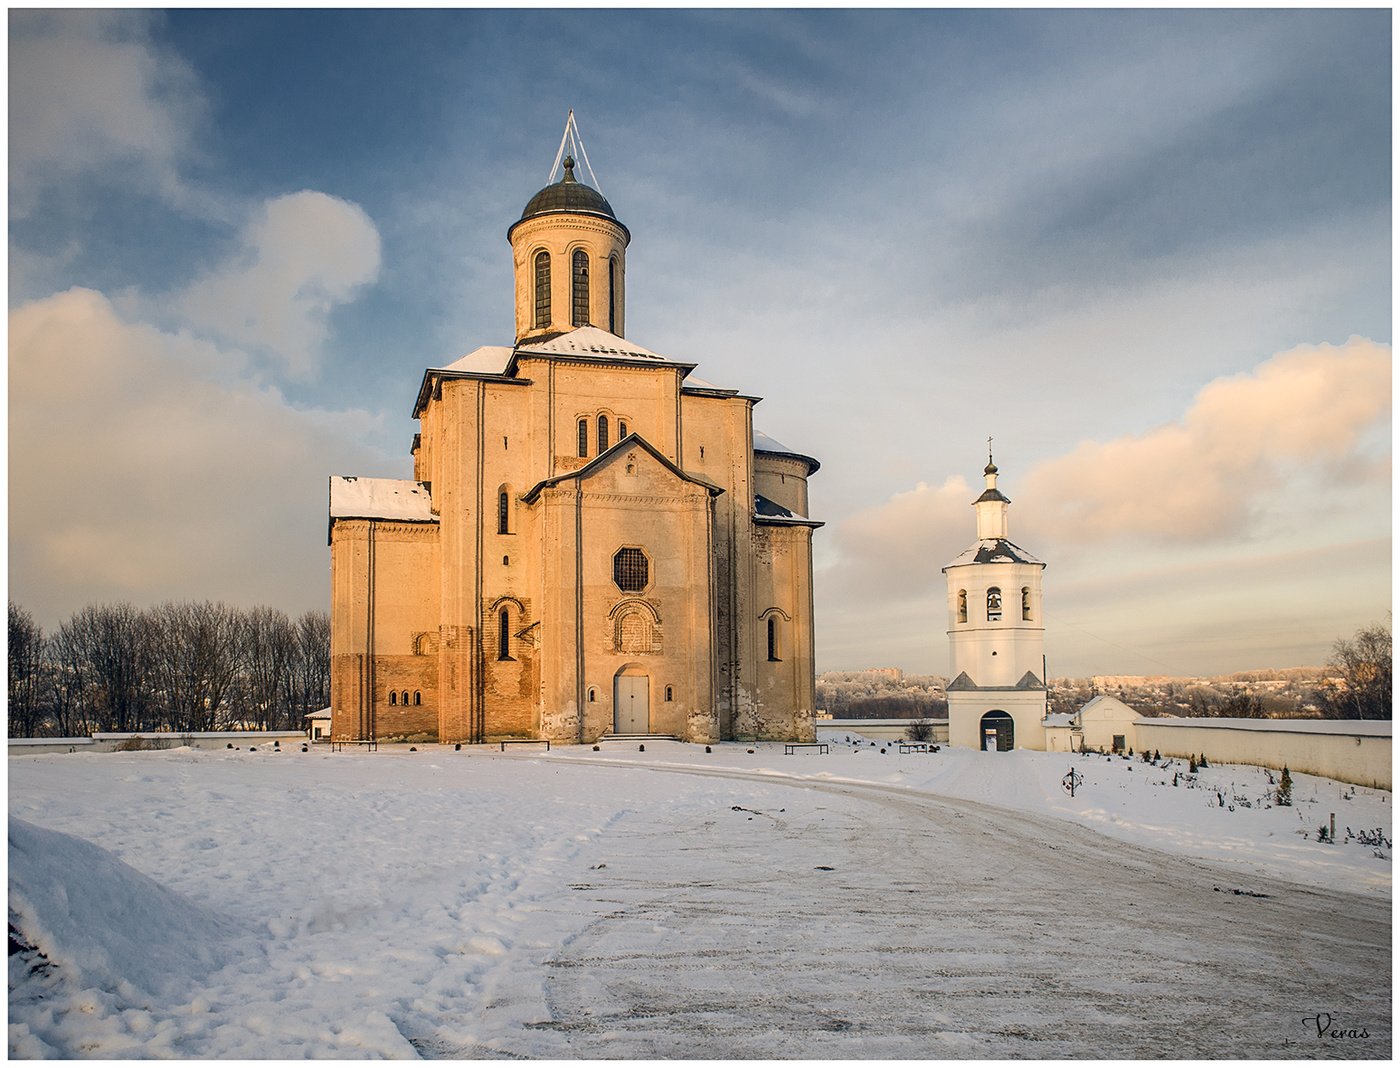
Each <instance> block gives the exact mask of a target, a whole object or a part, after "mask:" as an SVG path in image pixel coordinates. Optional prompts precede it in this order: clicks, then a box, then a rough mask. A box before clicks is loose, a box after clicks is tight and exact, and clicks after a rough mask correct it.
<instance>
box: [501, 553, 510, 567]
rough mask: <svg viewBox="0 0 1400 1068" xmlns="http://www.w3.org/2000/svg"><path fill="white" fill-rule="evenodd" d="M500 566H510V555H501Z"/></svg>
mask: <svg viewBox="0 0 1400 1068" xmlns="http://www.w3.org/2000/svg"><path fill="white" fill-rule="evenodd" d="M501 566H502V567H510V557H509V556H503V557H501Z"/></svg>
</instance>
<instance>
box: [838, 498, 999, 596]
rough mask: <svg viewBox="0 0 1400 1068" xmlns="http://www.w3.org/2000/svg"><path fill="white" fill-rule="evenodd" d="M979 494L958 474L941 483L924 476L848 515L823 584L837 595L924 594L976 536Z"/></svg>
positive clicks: (842, 524) (840, 528) (841, 526)
mask: <svg viewBox="0 0 1400 1068" xmlns="http://www.w3.org/2000/svg"><path fill="white" fill-rule="evenodd" d="M976 496H977V493H976V492H974V491H973V490H972V489H970V488H969V487H968V484H967V483H966V482H965V481H963V479H962V478H961V477H959V476H956V475H955V476H953V477H952V478H949V479H948V480H947V481H946V482H944V483H943V485H941V486H930V485H928V484H927V483H924V482H920V483H919V484H918V485H917V486H915V487H914V488H913V489H912V490H909V491H907V492H905V493H896V494H895V495H894V496H893V497H891V498H890V499H889V500H888V501H886V502H885V503H884V504H881V505H879V506H877V507H875V508H867V509H865V510H863V511H860V512H857V513H855V514H854V515H852V516H849V517H847V518H846V519H844V520H842V521H841V522H840V523H839V524H838V525H837V527H836V531H835V539H834V540H835V542H836V549H837V552H838V553H839V557H840V562H839V563H838V564H837V565H835V566H834V567H833V568H831V569H828V573H827V574H825V575H824V576H823V578H824V584H829V585H830V587H831V590H832V593H833V594H835V595H836V596H837V597H838V598H840V597H844V596H851V595H856V596H859V597H861V598H894V599H903V598H907V597H910V596H916V597H917V596H921V595H922V594H923V593H924V592H926V591H927V590H928V589H929V588H931V586H932V585H933V584H936V583H940V582H941V572H942V569H943V565H944V564H946V563H948V561H950V560H951V559H952V558H953V557H954V556H956V555H957V554H958V552H959V551H960V550H961V549H963V548H965V547H966V543H968V542H971V541H972V539H973V537H974V536H975V533H976V529H977V527H976V520H975V517H974V513H973V511H972V508H971V504H972V501H973V499H974V498H976ZM939 596H942V594H941V592H940V594H939Z"/></svg>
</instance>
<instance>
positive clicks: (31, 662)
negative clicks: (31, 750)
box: [9, 601, 44, 738]
mask: <svg viewBox="0 0 1400 1068" xmlns="http://www.w3.org/2000/svg"><path fill="white" fill-rule="evenodd" d="M9 666H10V690H9V701H10V717H9V719H10V723H9V729H10V737H11V738H32V737H33V736H34V735H36V734H37V733H38V730H39V723H40V718H41V711H40V708H39V687H40V683H41V682H42V680H43V670H44V632H43V629H42V628H41V627H40V626H39V624H37V623H35V622H34V617H33V616H32V615H30V614H29V613H28V612H26V611H25V610H24V609H23V608H21V607H20V606H19V605H17V604H15V602H14V601H11V602H10V639H9Z"/></svg>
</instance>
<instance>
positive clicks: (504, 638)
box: [496, 608, 514, 660]
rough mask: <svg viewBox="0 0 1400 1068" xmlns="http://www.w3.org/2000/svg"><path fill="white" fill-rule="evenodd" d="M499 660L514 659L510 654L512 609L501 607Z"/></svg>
mask: <svg viewBox="0 0 1400 1068" xmlns="http://www.w3.org/2000/svg"><path fill="white" fill-rule="evenodd" d="M496 659H497V660H511V659H514V658H513V657H512V656H511V655H510V609H509V608H502V609H501V649H500V654H499V655H498V656H497V657H496Z"/></svg>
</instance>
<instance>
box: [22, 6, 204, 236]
mask: <svg viewBox="0 0 1400 1068" xmlns="http://www.w3.org/2000/svg"><path fill="white" fill-rule="evenodd" d="M150 19H151V16H150V15H148V14H143V13H138V12H121V11H11V12H10V51H9V63H10V112H9V119H10V214H11V217H12V218H16V217H23V216H25V215H27V214H28V213H29V212H31V211H32V210H33V209H34V208H35V206H36V205H37V203H38V201H39V199H40V197H41V195H42V193H43V191H44V190H45V189H46V188H48V187H51V186H52V185H53V183H54V181H55V179H56V178H59V177H63V176H73V175H78V174H82V173H95V172H107V173H110V172H112V171H117V172H121V173H134V174H135V175H136V176H137V177H138V180H139V182H141V183H142V184H144V185H146V186H148V187H150V188H152V189H153V190H154V191H156V192H157V193H158V194H160V195H161V196H163V197H164V198H166V199H167V200H170V201H172V202H178V201H181V200H183V199H184V198H185V197H186V195H187V191H186V190H185V189H184V187H183V186H182V183H181V181H180V176H179V168H180V164H181V162H182V161H183V160H184V159H185V158H186V157H187V156H188V155H189V153H190V149H191V142H190V136H189V134H190V131H191V129H192V128H193V127H194V125H195V124H196V123H197V121H198V118H199V116H200V115H201V113H202V109H203V99H202V97H201V96H200V94H199V92H198V88H197V85H196V80H195V77H194V74H193V72H192V71H191V70H190V68H189V66H188V65H187V64H186V63H185V62H184V61H183V60H181V59H179V58H178V57H176V56H174V55H171V54H169V53H167V52H165V51H162V50H160V49H158V48H157V47H156V46H155V45H154V44H153V43H152V42H151V40H150V36H149V24H150Z"/></svg>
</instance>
